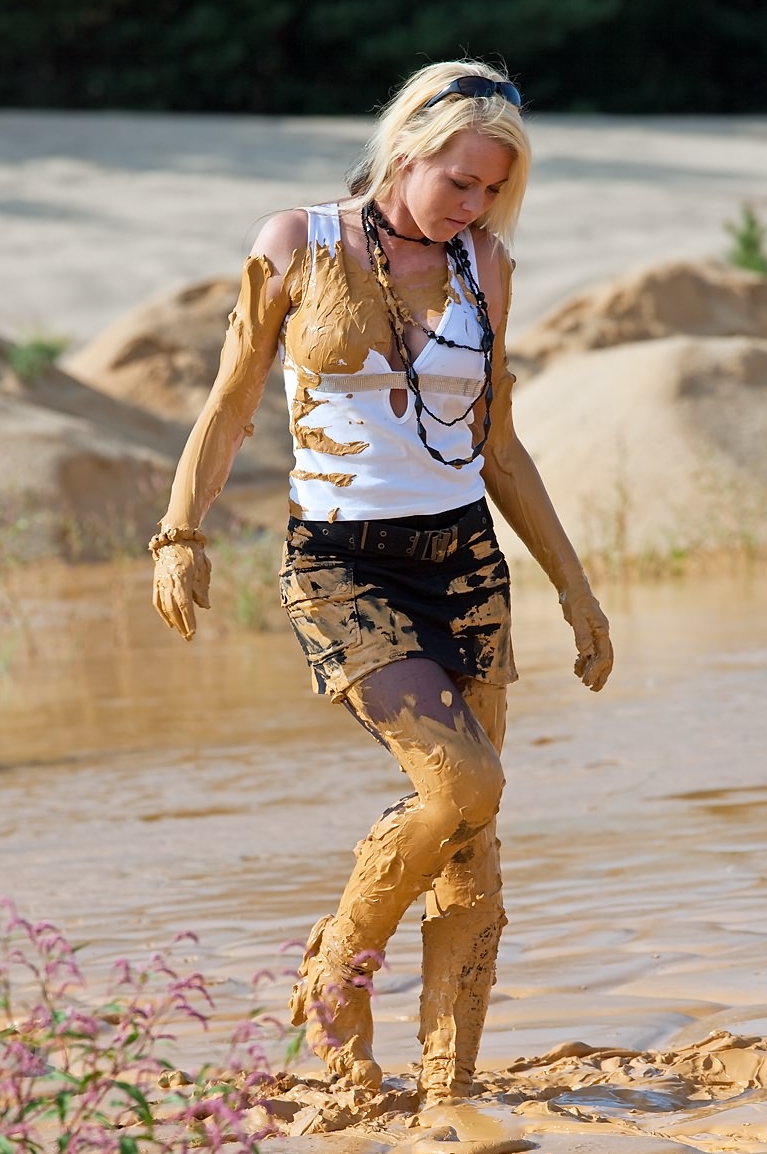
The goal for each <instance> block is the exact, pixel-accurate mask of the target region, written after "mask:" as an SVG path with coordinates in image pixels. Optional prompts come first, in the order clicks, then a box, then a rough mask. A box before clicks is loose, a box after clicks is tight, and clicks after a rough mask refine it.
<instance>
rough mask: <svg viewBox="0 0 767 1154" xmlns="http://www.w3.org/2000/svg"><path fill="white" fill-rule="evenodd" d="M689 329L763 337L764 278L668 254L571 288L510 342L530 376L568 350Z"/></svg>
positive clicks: (766, 311)
mask: <svg viewBox="0 0 767 1154" xmlns="http://www.w3.org/2000/svg"><path fill="white" fill-rule="evenodd" d="M677 333H687V334H689V335H690V336H701V337H711V336H750V337H764V336H767V277H763V276H757V275H756V274H755V273H750V272H745V271H744V270H742V269H737V268H733V267H732V266H731V265H727V264H723V263H722V262H721V261H716V260H708V261H673V262H669V263H667V264H656V265H653V266H652V267H650V268H642V269H638V270H635V271H632V272H629V273H627V274H625V275H624V276H621V277H616V278H615V279H614V280H610V281H608V282H607V283H605V284H600V285H596V286H595V287H592V288H589V289H587V290H586V291H585V292H582V293H578V294H577V296H574V297H572V298H571V299H570V300H569V301H566V302H565V303H564V304H563V305H560V306H559V307H558V308H556V309H554V310H552V312H550V313H548V314H547V315H546V316H545V317H544V318H543V319H542V320H541V321H540V322H539V323H538V324H536V325H534V326H533V327H532V328H530V329H528V330H527V332H525V333H524V334H522V335H521V336H520V337H518V338H517V340H515V341H514V343H513V346H512V349H511V354H512V360H513V361H514V362H515V364H516V365H517V366H518V367H519V369H520V374H519V375H520V378H521V377H525V378H527V377H529V376H530V375H531V374H532V373H534V372H536V371H539V370H540V369H541V368H543V367H544V366H545V365H547V364H549V363H550V362H551V361H553V360H557V359H558V358H560V357H562V356H563V355H565V354H567V353H579V352H585V351H586V350H587V349H601V348H607V347H609V346H611V345H621V344H628V343H630V342H632V341H646V340H657V339H658V338H660V337H669V336H674V335H675V334H677Z"/></svg>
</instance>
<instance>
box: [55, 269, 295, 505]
mask: <svg viewBox="0 0 767 1154" xmlns="http://www.w3.org/2000/svg"><path fill="white" fill-rule="evenodd" d="M238 289H239V281H238V280H234V279H231V278H228V279H227V278H220V279H214V280H207V281H202V282H200V283H199V284H195V285H191V286H189V287H188V288H186V289H184V290H183V291H181V292H177V293H173V294H172V295H170V296H167V297H163V298H160V299H158V300H157V301H154V302H152V303H150V304H148V305H146V306H145V307H143V308H141V309H138V310H136V311H135V312H132V313H130V314H129V315H128V316H125V317H123V318H122V319H121V320H119V321H117V322H116V323H115V324H114V325H112V326H111V327H110V328H108V329H107V330H106V331H105V332H104V333H102V335H101V336H99V337H98V338H97V339H96V340H95V341H93V342H92V343H91V344H89V345H87V346H86V347H85V348H84V349H82V350H81V351H80V352H78V353H76V354H75V355H74V356H72V357H70V358H69V359H68V360H67V367H68V369H70V371H71V372H73V373H74V374H75V376H77V377H78V378H79V379H80V380H83V381H86V382H87V383H88V384H89V385H91V387H92V388H94V389H99V390H100V391H102V392H104V393H107V394H109V395H110V396H112V397H120V398H122V399H124V400H126V401H130V403H131V404H133V405H138V406H141V408H143V409H146V410H147V411H148V412H152V413H156V414H159V415H160V416H163V417H170V418H172V419H174V420H176V421H178V422H180V423H181V424H182V425H184V426H185V427H186V428H187V429H188V428H190V427H191V425H192V424H193V422H194V420H195V418H196V417H197V414H198V413H199V411H200V409H201V408H202V406H203V404H204V402H205V399H206V397H207V395H208V393H209V392H210V387H211V385H212V383H213V380H214V378H215V376H216V372H217V370H218V363H219V356H220V353H221V345H222V343H223V339H224V333H225V331H226V325H227V317H228V314H229V313H230V312H231V310H232V308H233V306H234V303H235V301H236V299H237V292H238ZM291 465H292V455H291V446H290V437H289V434H288V423H287V416H286V408H285V395H284V391H283V387H282V378H281V374H280V373H279V372H276V371H273V372H272V374H271V377H270V380H269V383H268V385H267V390H266V394H265V396H264V400H263V402H262V404H261V407H260V409H259V412H258V419H257V422H256V435H255V437H254V438H253V440H252V441H250V442H247V443H246V444H245V445H244V446H243V448H242V450H241V452H240V454H239V455H238V458H237V461H236V463H235V467H234V471H233V473H232V480H233V481H234V483H237V482H238V481H239V482H247V483H252V482H261V481H264V480H275V481H276V480H277V479H279V480H281V481H283V482H284V479H285V478H286V476H287V473H288V471H289V469H290V467H291Z"/></svg>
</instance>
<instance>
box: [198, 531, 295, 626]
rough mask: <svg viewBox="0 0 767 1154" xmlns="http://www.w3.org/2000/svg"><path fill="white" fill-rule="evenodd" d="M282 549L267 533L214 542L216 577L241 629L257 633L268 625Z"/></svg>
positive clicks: (235, 621) (228, 607)
mask: <svg viewBox="0 0 767 1154" xmlns="http://www.w3.org/2000/svg"><path fill="white" fill-rule="evenodd" d="M281 549H282V538H281V537H278V536H277V535H276V534H274V533H268V532H264V533H261V534H260V535H259V536H258V537H256V538H255V539H253V538H251V539H250V540H248V539H247V538H246V537H245V536H243V537H241V538H240V539H238V540H235V541H223V540H219V541H217V542H216V559H215V561H214V572H215V580H216V583H217V585H219V586H220V587H221V588H222V590H223V592H224V600H225V603H226V607H227V611H228V613H229V615H230V616H231V617H232V619H233V620H234V623H235V624H236V625H237V626H238V627H239V628H240V629H247V630H251V631H253V632H256V633H259V632H261V631H263V630H265V629H267V628H268V626H269V614H270V606H271V605H273V604H274V603H275V599H276V593H275V587H276V573H277V570H278V569H279V564H280V551H281Z"/></svg>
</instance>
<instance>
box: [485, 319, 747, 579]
mask: <svg viewBox="0 0 767 1154" xmlns="http://www.w3.org/2000/svg"><path fill="white" fill-rule="evenodd" d="M514 405H515V409H514V411H515V421H516V427H517V430H518V432H519V434H520V436H521V439H522V441H523V442H524V444H525V446H526V447H527V449H528V450H529V451H530V453H531V455H532V457H533V459H534V460H535V461H536V463H537V465H538V467H539V469H540V471H541V473H542V475H543V478H544V481H545V483H546V486H547V488H548V490H549V493H550V494H551V497H552V500H553V502H554V505H555V507H556V509H557V511H558V513H559V515H560V517H561V519H562V521H563V522H564V524H565V526H566V528H567V530H568V533H569V534H570V536H571V538H572V539H573V541H574V543H575V544H576V546H577V548H578V549H579V551H580V553H581V554H582V555H583V556H584V557H590V558H592V560H595V559H601V560H602V561H604V562H605V564H606V565H607V566H608V567H614V566H615V565H619V564H621V563H622V562H623V561H625V560H626V559H627V558H629V557H634V558H639V559H640V560H643V561H644V562H645V563H646V564H647V565H648V567H652V566H654V565H655V564H661V565H662V564H663V563H664V561H667V560H668V559H670V558H674V557H676V558H680V559H681V558H683V557H686V556H688V555H689V554H691V553H695V552H699V551H700V552H703V551H710V550H712V549H717V550H718V549H728V548H731V549H733V550H739V551H740V552H742V551H743V550H748V549H750V548H752V547H753V546H754V545H755V544H756V543H757V542H760V541H761V542H764V540H765V538H767V456H766V455H765V453H764V445H765V443H767V339H761V340H759V339H756V338H748V337H688V336H674V337H667V338H665V339H662V340H652V341H650V340H648V341H643V342H636V343H633V344H624V345H620V346H618V347H616V348H611V349H601V350H594V351H591V352H585V353H581V354H579V355H573V356H571V357H567V358H564V359H561V360H557V361H555V362H554V363H553V364H552V365H551V366H550V367H549V368H547V369H546V370H544V371H543V372H542V373H540V374H539V375H538V376H537V377H536V378H535V379H534V380H533V381H531V382H529V383H528V384H526V385H523V386H522V387H520V388H519V389H518V391H517V392H516V394H515V401H514ZM500 534H501V537H502V543H503V546H504V548H505V549H506V551H507V553H509V554H510V555H512V556H515V557H520V556H522V555H526V554H524V550H523V549H522V547H521V545H520V543H519V542H518V541H517V540H516V538H515V537H514V535H513V534H512V533H511V532H510V531H507V530H506V529H505V528H504V527H503V526H501V527H500Z"/></svg>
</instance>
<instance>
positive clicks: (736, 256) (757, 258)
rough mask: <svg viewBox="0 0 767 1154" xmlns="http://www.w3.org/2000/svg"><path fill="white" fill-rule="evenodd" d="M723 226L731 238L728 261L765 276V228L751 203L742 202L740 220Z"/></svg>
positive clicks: (766, 262)
mask: <svg viewBox="0 0 767 1154" xmlns="http://www.w3.org/2000/svg"><path fill="white" fill-rule="evenodd" d="M725 228H726V229H727V231H728V232H729V234H730V236H731V237H732V239H733V243H732V247H731V249H730V251H729V252H728V254H727V259H728V260H729V261H730V263H731V264H734V265H736V267H737V268H745V269H748V270H749V271H750V272H758V273H761V274H762V276H767V253H765V250H764V241H765V236H767V229H765V226H764V225H763V224H762V222H761V221H760V219H759V217H758V216H757V215H756V213H755V212H754V210H753V208H752V207H751V205H750V204H744V205H743V206H742V208H741V216H740V220H739V221H737V222H736V223H735V224H732V223H728V224H726V225H725Z"/></svg>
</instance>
